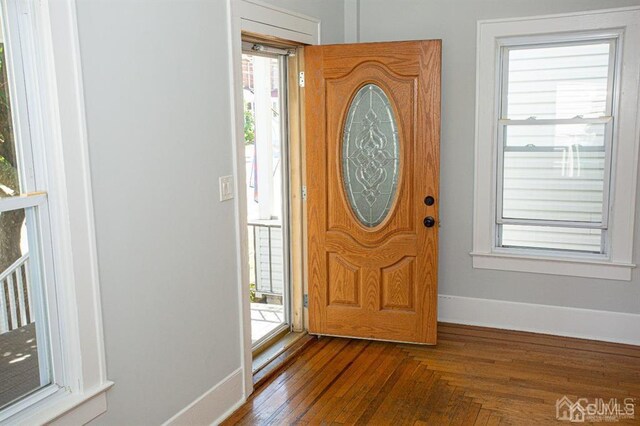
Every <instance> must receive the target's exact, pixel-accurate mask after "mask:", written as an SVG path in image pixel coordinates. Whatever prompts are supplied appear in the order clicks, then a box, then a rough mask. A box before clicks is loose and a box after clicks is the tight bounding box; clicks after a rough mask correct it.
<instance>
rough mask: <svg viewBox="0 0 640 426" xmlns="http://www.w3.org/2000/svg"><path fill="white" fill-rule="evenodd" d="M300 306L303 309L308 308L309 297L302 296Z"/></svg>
mask: <svg viewBox="0 0 640 426" xmlns="http://www.w3.org/2000/svg"><path fill="white" fill-rule="evenodd" d="M302 306H304V307H305V308H308V307H309V295H308V294H305V295H304V296H302Z"/></svg>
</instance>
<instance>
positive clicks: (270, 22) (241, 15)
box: [227, 0, 320, 398]
mask: <svg viewBox="0 0 640 426" xmlns="http://www.w3.org/2000/svg"><path fill="white" fill-rule="evenodd" d="M227 6H228V8H229V9H228V14H229V40H230V45H229V64H230V71H229V73H230V75H231V84H230V91H231V99H232V100H233V114H231V131H232V140H233V141H234V142H233V143H234V148H235V149H234V150H233V156H234V158H233V160H234V168H233V173H234V175H235V176H236V179H235V181H236V183H237V185H235V213H236V245H237V247H238V249H237V251H236V258H237V264H238V271H237V276H238V284H237V285H238V299H239V303H240V324H241V329H242V336H241V340H240V349H241V358H242V374H243V383H244V386H243V393H244V397H245V398H246V397H248V396H249V395H250V394H251V393H252V392H253V375H252V350H251V306H250V303H249V298H248V297H246V296H247V292H246V289H245V283H248V282H249V265H248V263H247V262H246V259H248V258H249V248H248V246H247V244H248V237H247V233H248V231H247V217H246V214H245V212H246V211H247V206H246V200H247V196H246V191H245V186H244V185H243V184H242V182H244V176H245V164H244V139H243V138H244V132H243V128H244V115H243V97H242V87H241V86H242V85H241V82H242V31H250V32H253V33H259V34H261V35H264V36H272V37H279V38H284V39H287V40H290V41H294V42H298V43H303V44H319V43H320V21H319V20H318V19H316V18H312V17H309V16H305V15H301V14H298V13H293V12H289V11H287V10H285V9H281V8H278V7H274V6H272V5H270V4H267V3H263V2H260V1H257V0H227Z"/></svg>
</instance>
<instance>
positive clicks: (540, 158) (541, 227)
mask: <svg viewBox="0 0 640 426" xmlns="http://www.w3.org/2000/svg"><path fill="white" fill-rule="evenodd" d="M614 47H615V42H614V41H613V40H598V41H591V42H579V43H574V44H569V43H563V44H547V45H542V46H540V45H538V46H533V47H530V46H524V47H509V48H505V49H504V50H503V55H505V56H504V57H503V73H502V78H503V86H502V87H503V93H502V98H501V119H500V120H499V127H500V132H499V138H500V141H499V146H500V150H499V156H500V159H499V163H498V164H500V165H501V166H502V167H501V170H500V171H499V183H498V186H499V188H498V189H499V194H498V218H497V220H498V224H499V230H498V231H499V232H498V237H499V241H498V245H499V246H503V247H526V248H542V249H552V250H572V251H581V252H596V253H601V252H603V250H604V244H603V242H602V241H603V239H604V234H605V232H606V212H607V209H608V190H607V188H608V185H609V176H608V175H609V167H608V162H609V151H610V144H611V123H612V118H611V117H610V116H609V115H610V114H611V104H612V101H611V91H612V90H611V87H612V77H611V76H612V75H613V73H612V71H613V70H612V64H613V61H612V58H613V52H614ZM603 230H605V231H603Z"/></svg>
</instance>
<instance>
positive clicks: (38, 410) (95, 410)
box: [6, 381, 113, 425]
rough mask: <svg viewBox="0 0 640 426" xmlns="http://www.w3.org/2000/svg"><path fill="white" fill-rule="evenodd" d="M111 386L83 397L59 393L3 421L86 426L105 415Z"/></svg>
mask: <svg viewBox="0 0 640 426" xmlns="http://www.w3.org/2000/svg"><path fill="white" fill-rule="evenodd" d="M111 386H113V382H109V381H107V382H104V383H103V384H101V385H100V386H97V387H95V388H93V389H89V390H87V391H86V392H83V393H76V394H73V393H68V392H58V393H56V394H54V395H51V397H48V398H45V399H43V400H42V401H40V402H38V403H35V404H33V405H31V406H29V407H28V408H25V409H24V410H22V411H20V412H18V413H16V414H15V415H13V416H11V417H9V418H8V419H6V421H7V422H8V423H10V424H52V425H55V424H86V423H88V422H89V421H91V420H93V419H95V418H96V417H98V416H99V415H100V414H102V413H104V412H105V411H107V399H106V391H107V390H109V389H110V388H111Z"/></svg>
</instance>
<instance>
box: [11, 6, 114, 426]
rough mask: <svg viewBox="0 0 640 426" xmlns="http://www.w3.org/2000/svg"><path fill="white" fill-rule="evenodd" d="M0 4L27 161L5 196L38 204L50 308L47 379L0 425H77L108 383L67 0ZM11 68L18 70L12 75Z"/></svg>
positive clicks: (75, 47)
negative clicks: (14, 189)
mask: <svg viewBox="0 0 640 426" xmlns="http://www.w3.org/2000/svg"><path fill="white" fill-rule="evenodd" d="M0 1H2V7H3V11H5V14H4V15H5V16H3V19H4V21H3V25H4V26H5V28H6V31H5V33H7V34H9V35H10V38H11V39H10V40H8V41H7V43H8V44H10V47H11V52H9V49H7V50H6V53H7V61H8V62H9V61H12V62H13V63H14V65H15V66H9V67H8V72H9V74H8V78H9V79H10V81H9V83H10V85H12V86H13V85H17V87H14V88H13V89H14V90H15V91H17V92H23V93H20V94H19V96H18V98H17V99H18V100H20V99H21V98H22V99H23V100H26V102H24V101H23V102H18V104H17V105H16V104H14V102H15V100H14V98H15V97H12V99H11V101H12V108H13V110H12V113H13V114H12V115H13V117H12V119H13V120H14V122H15V123H16V124H17V125H16V129H15V131H16V133H18V132H19V133H20V136H18V135H16V140H17V141H19V142H18V149H19V150H21V151H23V152H20V154H19V156H20V158H21V161H23V160H24V159H27V162H26V163H27V164H26V167H25V168H24V169H23V173H25V174H26V176H27V177H28V178H27V179H26V180H25V183H26V184H27V185H26V187H24V188H21V190H23V192H26V193H31V194H29V195H27V196H20V197H15V200H10V201H9V202H10V203H12V204H15V205H16V206H22V207H27V208H35V209H37V210H38V211H37V212H36V214H37V215H38V225H39V226H40V227H41V228H42V232H40V235H41V240H42V246H43V249H41V251H42V252H43V253H44V255H45V259H44V261H43V263H44V267H45V269H46V271H45V275H46V276H47V279H48V282H49V283H48V284H47V285H48V286H49V287H47V288H46V297H47V299H48V303H49V304H50V305H55V306H56V307H57V309H54V308H53V307H52V308H51V312H53V313H54V315H49V316H50V318H49V328H50V332H49V336H48V340H49V342H50V344H51V345H52V349H51V351H50V357H51V358H52V362H51V369H52V374H51V378H52V384H51V385H48V386H46V387H44V388H41V389H39V390H37V391H35V392H33V393H31V394H29V395H28V396H26V397H23V398H22V399H20V400H18V401H17V402H14V403H13V404H11V405H9V406H7V407H5V408H4V409H3V410H2V411H0V422H4V421H7V422H9V423H20V424H32V423H33V424H41V423H48V422H50V421H52V420H54V419H59V420H61V421H63V422H64V421H65V419H67V421H68V422H71V423H82V424H84V423H86V422H88V421H90V420H91V419H93V418H95V417H96V416H98V415H99V414H101V413H103V412H104V411H106V397H105V392H106V390H107V389H109V388H110V387H111V386H112V385H113V383H111V382H110V381H109V380H107V378H106V363H105V355H104V339H103V334H102V314H101V308H100V293H99V283H98V266H97V253H96V244H95V227H94V222H93V220H94V219H93V202H92V194H91V179H90V172H89V170H90V168H89V157H88V142H87V133H86V120H85V115H84V95H83V88H82V70H81V63H80V55H79V41H78V27H77V20H76V6H75V0H55V1H53V0H45V1H34V0H29V1H24V0H0ZM8 38H9V37H8ZM9 56H11V58H9ZM20 65H21V67H20V68H22V69H21V70H20V71H22V73H23V74H24V75H23V76H16V75H11V72H12V71H14V70H15V71H18V70H19V69H20V68H18V67H19V66H20ZM25 142H26V143H25ZM43 189H44V190H47V193H42V192H38V191H42V190H43ZM4 200H6V199H4ZM4 200H3V201H4ZM7 205H8V204H5V206H7Z"/></svg>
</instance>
